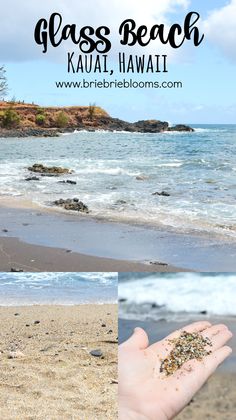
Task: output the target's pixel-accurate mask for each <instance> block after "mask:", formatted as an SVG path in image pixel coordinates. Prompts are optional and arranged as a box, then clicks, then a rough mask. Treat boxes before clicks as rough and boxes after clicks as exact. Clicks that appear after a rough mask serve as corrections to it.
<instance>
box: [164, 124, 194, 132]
mask: <svg viewBox="0 0 236 420" xmlns="http://www.w3.org/2000/svg"><path fill="white" fill-rule="evenodd" d="M168 131H188V132H193V131H194V129H193V128H192V127H189V126H188V125H184V124H178V125H176V126H175V127H169V128H168Z"/></svg>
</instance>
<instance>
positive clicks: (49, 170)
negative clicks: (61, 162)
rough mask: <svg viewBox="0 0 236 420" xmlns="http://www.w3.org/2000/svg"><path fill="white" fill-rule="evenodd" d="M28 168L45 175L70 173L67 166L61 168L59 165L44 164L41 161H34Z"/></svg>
mask: <svg viewBox="0 0 236 420" xmlns="http://www.w3.org/2000/svg"><path fill="white" fill-rule="evenodd" d="M28 170H29V171H30V172H37V173H39V174H47V175H48V174H49V175H64V174H71V173H72V171H71V170H70V169H68V168H61V167H60V166H51V167H50V166H44V165H43V164H42V163H35V164H34V165H33V166H29V167H28Z"/></svg>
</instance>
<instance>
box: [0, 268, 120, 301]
mask: <svg viewBox="0 0 236 420" xmlns="http://www.w3.org/2000/svg"><path fill="white" fill-rule="evenodd" d="M87 303H98V304H103V303H117V273H0V306H12V305H14V306H15V305H43V304H44V305H46V304H48V305H51V304H53V305H77V304H87Z"/></svg>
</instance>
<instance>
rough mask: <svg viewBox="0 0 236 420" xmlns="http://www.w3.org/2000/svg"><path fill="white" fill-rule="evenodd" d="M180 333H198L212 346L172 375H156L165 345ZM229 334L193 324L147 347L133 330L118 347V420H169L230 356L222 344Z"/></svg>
mask: <svg viewBox="0 0 236 420" xmlns="http://www.w3.org/2000/svg"><path fill="white" fill-rule="evenodd" d="M182 331H187V332H189V333H193V332H198V333H201V335H202V336H203V337H208V338H209V339H210V341H211V343H212V346H211V347H209V350H210V351H211V353H210V354H209V355H208V356H205V357H204V359H203V360H201V361H198V360H196V359H194V360H191V361H189V362H186V363H184V364H183V366H182V367H181V368H180V369H178V370H177V371H176V372H174V373H173V374H172V375H169V376H166V375H165V373H161V372H160V367H161V362H162V360H163V359H165V358H166V357H167V356H168V355H169V354H170V351H171V350H172V348H173V344H171V343H170V342H169V340H172V339H174V338H177V337H179V336H180V334H181V332H182ZM231 337H232V333H231V332H230V331H229V330H228V328H227V327H226V326H225V325H214V326H212V325H211V324H210V323H209V322H196V323H193V324H191V325H188V326H186V327H184V328H182V329H181V330H178V331H175V332H174V333H172V334H170V335H169V336H168V337H166V338H165V339H163V340H161V341H158V342H156V343H154V344H152V345H151V346H149V343H148V337H147V334H146V332H145V331H144V330H143V329H141V328H136V329H135V330H134V333H133V335H132V336H131V337H130V338H129V340H127V341H126V342H124V343H123V344H121V345H120V346H119V419H120V420H170V419H173V418H174V417H175V416H176V415H177V414H178V413H179V412H180V411H181V410H182V409H183V408H184V407H185V406H186V405H187V404H188V403H189V402H190V401H191V399H192V398H193V396H194V395H195V394H196V392H197V391H198V390H199V389H200V388H201V387H202V385H203V384H204V383H205V382H206V380H207V379H208V378H209V376H210V375H211V374H212V373H213V372H214V371H215V370H216V368H217V367H218V366H219V364H220V363H222V362H223V361H224V360H225V359H226V358H227V357H228V356H229V355H230V354H231V352H232V350H231V348H230V347H228V346H225V343H226V342H227V341H228V340H229V339H230V338H231Z"/></svg>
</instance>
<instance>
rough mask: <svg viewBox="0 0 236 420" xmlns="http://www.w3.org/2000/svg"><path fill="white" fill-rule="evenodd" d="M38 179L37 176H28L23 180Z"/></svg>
mask: <svg viewBox="0 0 236 420" xmlns="http://www.w3.org/2000/svg"><path fill="white" fill-rule="evenodd" d="M39 180H40V179H39V178H38V177H37V176H29V177H28V178H25V181H39Z"/></svg>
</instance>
